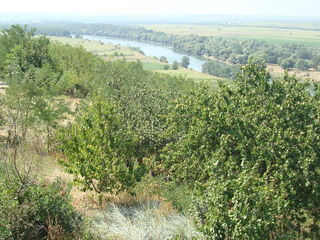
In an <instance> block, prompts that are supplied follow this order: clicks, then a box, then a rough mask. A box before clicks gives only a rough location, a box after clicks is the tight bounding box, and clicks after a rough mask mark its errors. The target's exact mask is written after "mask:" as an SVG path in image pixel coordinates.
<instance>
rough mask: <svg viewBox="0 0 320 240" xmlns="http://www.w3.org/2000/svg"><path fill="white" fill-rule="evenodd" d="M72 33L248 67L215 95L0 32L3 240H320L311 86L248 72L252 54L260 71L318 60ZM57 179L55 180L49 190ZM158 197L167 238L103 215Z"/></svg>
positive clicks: (315, 104)
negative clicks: (236, 60) (167, 47)
mask: <svg viewBox="0 0 320 240" xmlns="http://www.w3.org/2000/svg"><path fill="white" fill-rule="evenodd" d="M76 29H78V30H77V32H76V30H75V29H73V28H68V31H70V33H71V34H75V33H78V34H95V35H103V36H118V37H127V38H134V39H136V38H140V39H141V38H142V39H143V40H153V41H161V42H165V43H167V44H174V46H175V48H177V49H179V50H183V51H186V52H192V53H194V54H197V55H203V54H206V55H210V56H215V57H217V58H224V59H222V60H229V61H231V60H230V59H231V57H230V56H238V55H239V56H240V55H241V56H245V57H244V59H245V60H243V62H241V64H244V65H243V66H241V68H240V67H239V69H240V70H239V71H240V72H239V73H238V74H235V75H234V81H233V82H232V84H224V82H223V81H222V82H220V84H219V86H218V87H216V88H212V87H210V86H208V85H206V84H205V83H194V82H193V81H192V80H190V79H186V78H185V77H183V76H170V75H167V74H162V73H154V72H151V71H145V70H143V67H142V64H141V62H126V61H125V60H114V61H106V60H104V59H103V58H101V57H98V56H96V55H94V54H93V53H90V52H87V51H86V50H85V49H84V48H83V47H81V46H79V47H74V46H71V45H63V44H60V43H57V42H52V41H50V40H49V39H48V38H47V37H45V36H35V33H36V30H35V29H34V30H32V29H30V28H28V27H21V26H19V25H13V26H11V27H10V28H8V29H6V30H2V31H1V35H0V78H1V82H2V84H3V85H4V86H5V89H4V92H3V93H2V94H1V95H0V97H1V99H0V104H1V111H0V117H1V145H0V147H1V156H0V195H1V198H0V239H5V240H11V239H12V240H16V239H22V240H28V239H39V240H40V239H88V240H89V239H97V240H98V239H172V240H178V239H217V240H225V239H270V240H271V239H319V238H320V230H319V226H320V225H319V224H320V222H319V217H320V202H319V198H320V185H319V182H320V162H319V157H320V152H319V147H320V141H319V139H320V121H319V119H320V107H319V106H320V105H319V101H320V89H319V83H317V82H311V81H310V82H309V81H301V80H300V79H297V78H296V77H295V76H291V75H289V74H287V73H286V74H284V75H282V76H281V77H277V78H276V77H272V76H271V75H270V73H269V72H268V71H267V69H266V66H265V64H264V63H263V62H259V61H253V60H250V55H252V54H254V53H257V52H259V51H260V50H261V51H262V52H263V53H264V54H262V52H261V54H262V55H261V56H262V57H263V58H265V60H266V62H268V61H272V62H277V61H279V58H280V57H281V58H283V56H287V58H293V59H298V60H299V61H300V60H303V61H306V62H308V64H309V63H310V64H315V62H314V59H315V57H316V56H317V55H316V54H317V52H316V51H314V50H313V49H311V48H308V47H304V46H295V45H277V49H278V50H279V51H283V52H284V53H287V55H285V54H281V56H278V55H277V54H278V51H275V50H272V49H273V48H274V47H275V46H274V45H269V44H266V43H258V42H255V41H244V42H242V41H236V40H225V39H211V38H200V37H196V36H190V37H178V36H173V35H165V34H162V33H156V32H153V31H147V30H145V29H143V28H140V27H139V28H131V27H130V28H126V27H121V28H120V27H114V26H109V25H81V27H79V26H77V28H76ZM191 43H192V44H191ZM229 45H230V46H231V45H232V46H233V47H232V48H231V52H230V51H229V50H228V46H229ZM188 46H189V47H188ZM190 46H193V48H192V49H191V48H190ZM212 46H214V47H212ZM218 46H221V49H220V50H219V47H218ZM236 46H238V47H236ZM248 46H250V48H249V47H248ZM210 49H211V50H210ZM236 49H238V50H236ZM246 49H247V50H246ZM251 49H253V50H251ZM258 49H259V50H258ZM259 53H260V52H259ZM300 53H301V55H299V54H300ZM305 53H308V54H306V55H305ZM259 56H260V55H259ZM271 56H273V57H274V58H271ZM269 58H270V59H269ZM287 58H284V59H287ZM267 59H269V60H267ZM295 64H296V63H295ZM74 103H77V106H76V107H74ZM53 167H54V168H55V169H58V168H59V169H60V168H61V169H62V170H61V176H64V177H61V176H60V178H54V179H52V178H50V179H51V180H50V179H49V180H48V178H47V177H48V176H46V175H45V172H46V171H47V169H51V170H52V168H53ZM62 173H63V174H62ZM65 176H69V177H65ZM75 192H76V194H75ZM84 194H87V195H85V196H87V198H86V200H84V199H83V198H80V196H83V195H84ZM121 196H126V199H129V200H126V201H124V200H119V199H120V198H121ZM155 197H157V198H156V199H158V200H157V204H158V205H159V204H164V203H166V204H169V205H170V206H171V208H172V211H169V210H166V211H169V213H165V212H164V210H163V209H162V211H163V212H162V213H161V214H162V215H161V217H162V218H164V219H165V220H164V221H167V222H168V221H169V223H170V224H169V225H170V226H169V227H168V226H165V225H164V224H162V225H161V224H160V223H159V224H158V223H157V224H155V225H152V227H149V228H147V229H144V230H143V231H142V230H141V231H138V230H136V231H133V230H132V229H133V227H132V225H134V222H135V221H138V220H137V219H139V218H138V216H136V215H134V214H135V213H134V211H133V213H132V212H131V213H130V214H127V215H126V214H123V215H121V214H122V213H123V211H124V210H121V211H120V210H117V208H115V207H114V209H116V210H117V211H118V212H117V213H118V215H119V214H120V215H121V217H122V218H121V219H122V220H121V221H124V220H123V219H126V218H130V216H132V215H133V217H132V218H130V226H131V228H127V229H126V230H123V229H122V228H121V227H119V225H121V224H122V223H119V225H115V224H116V223H117V222H116V220H114V218H112V217H110V215H111V214H112V212H110V210H109V212H108V209H112V207H110V206H111V205H110V202H111V204H113V205H112V206H116V205H117V204H118V206H119V207H122V208H127V209H129V210H130V209H132V206H133V205H137V204H138V203H141V202H146V201H152V200H153V201H155ZM112 199H113V200H112ZM114 199H118V200H114ZM159 199H160V200H159ZM75 200H76V202H77V203H78V204H80V203H81V202H83V201H89V203H88V204H87V205H88V206H89V205H90V206H91V205H94V207H93V209H94V210H95V211H97V210H99V211H100V213H101V212H103V213H104V215H103V216H104V217H102V218H99V219H98V220H97V215H96V212H95V211H93V212H92V211H89V210H88V209H86V208H85V209H84V208H79V205H78V204H76V203H75ZM86 203H87V202H86ZM91 210H92V209H91ZM116 210H114V211H116ZM177 213H178V214H177ZM108 214H109V215H108ZM152 214H155V213H154V212H152ZM158 214H159V213H158ZM174 214H176V215H174ZM100 215H101V214H100ZM100 215H99V216H100ZM112 216H113V215H112ZM184 217H187V218H188V219H189V220H188V221H185V222H183V224H182V223H181V224H180V225H179V223H177V221H178V220H177V219H180V220H179V221H182V220H181V219H184ZM170 221H174V222H170ZM190 222H191V223H190ZM143 224H152V221H151V220H150V219H148V220H145V221H144V222H142V225H143ZM112 226H113V228H112ZM121 226H122V225H121ZM148 226H149V225H148ZM115 228H116V230H115ZM119 229H120V230H121V229H122V230H123V231H124V232H125V231H127V232H125V233H122V232H121V231H120V230H119ZM128 229H129V230H128ZM130 229H131V230H130ZM139 230H140V229H139ZM128 232H129V233H128ZM125 234H127V235H125ZM135 234H136V235H135ZM139 234H140V235H139ZM157 234H158V235H157Z"/></svg>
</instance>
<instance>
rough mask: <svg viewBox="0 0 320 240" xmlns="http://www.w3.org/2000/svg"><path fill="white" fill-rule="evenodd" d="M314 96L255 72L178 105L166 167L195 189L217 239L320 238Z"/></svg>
mask: <svg viewBox="0 0 320 240" xmlns="http://www.w3.org/2000/svg"><path fill="white" fill-rule="evenodd" d="M309 88H310V85H309V84H308V83H302V82H300V81H299V80H298V79H296V78H295V77H291V76H288V75H285V76H284V77H282V78H280V79H271V76H270V74H269V73H268V72H267V71H266V69H265V67H264V66H260V65H256V64H250V65H248V66H246V67H245V68H243V70H242V72H241V74H239V75H238V77H237V79H236V85H235V86H232V87H227V86H221V87H220V89H219V91H216V92H214V93H210V92H209V91H208V90H207V89H206V88H202V89H200V90H198V91H195V93H193V94H191V95H188V96H186V97H183V98H181V99H180V100H178V101H177V102H176V103H175V104H174V107H173V108H172V112H171V114H169V116H168V127H167V132H166V134H167V136H168V139H171V140H172V142H171V143H169V144H167V146H166V147H165V148H164V149H163V154H162V160H163V162H164V163H165V164H166V169H167V175H168V177H169V178H171V179H174V180H175V181H177V182H183V183H189V186H190V188H191V189H193V193H194V212H195V214H196V216H197V219H198V223H199V225H200V226H201V229H202V230H203V232H204V233H205V234H206V236H207V237H208V238H209V239H283V238H285V237H286V238H288V237H290V236H291V238H290V239H296V238H299V239H300V238H307V237H317V238H319V237H320V236H319V216H320V204H319V201H318V199H319V198H320V187H319V184H318V183H319V181H320V171H319V170H320V163H319V158H320V153H319V151H318V149H319V148H320V145H319V144H320V143H319V140H318V139H319V136H320V130H319V129H320V123H319V120H318V115H319V112H320V111H319V107H318V106H319V104H318V103H319V97H320V96H319V91H318V90H317V89H318V88H317V85H316V87H315V96H311V95H310V94H309V91H308V89H309Z"/></svg>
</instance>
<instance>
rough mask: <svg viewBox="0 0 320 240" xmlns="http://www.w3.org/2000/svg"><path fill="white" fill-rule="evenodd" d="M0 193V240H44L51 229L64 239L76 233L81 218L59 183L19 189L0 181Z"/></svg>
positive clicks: (30, 185)
mask: <svg viewBox="0 0 320 240" xmlns="http://www.w3.org/2000/svg"><path fill="white" fill-rule="evenodd" d="M0 193H1V196H2V197H1V200H0V203H1V204H0V221H1V225H0V226H1V227H0V239H21V240H24V239H25V240H29V239H44V238H46V237H48V234H50V232H51V234H52V229H53V227H55V228H57V229H59V234H60V235H61V234H63V235H65V236H75V235H76V234H77V233H78V232H79V231H80V226H81V224H82V217H81V216H80V215H79V214H78V213H77V212H76V211H75V209H74V208H73V207H72V205H71V203H70V196H69V190H68V189H64V188H63V187H62V185H61V183H60V182H55V183H53V184H50V185H48V186H45V185H36V184H29V185H24V186H21V185H19V184H18V183H17V182H15V183H8V182H6V183H5V182H4V181H1V185H0ZM61 237H62V236H61Z"/></svg>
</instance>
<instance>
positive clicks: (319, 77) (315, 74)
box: [267, 64, 320, 82]
mask: <svg viewBox="0 0 320 240" xmlns="http://www.w3.org/2000/svg"><path fill="white" fill-rule="evenodd" d="M267 67H268V70H269V71H270V73H271V74H273V75H274V76H281V75H283V74H284V72H285V70H283V69H282V68H281V67H280V66H279V65H272V64H269V65H268V66H267ZM288 72H289V73H290V74H292V75H295V76H297V77H298V78H301V79H311V80H314V81H316V82H319V81H320V72H319V71H315V70H308V71H301V70H298V69H296V68H293V69H290V70H289V71H288Z"/></svg>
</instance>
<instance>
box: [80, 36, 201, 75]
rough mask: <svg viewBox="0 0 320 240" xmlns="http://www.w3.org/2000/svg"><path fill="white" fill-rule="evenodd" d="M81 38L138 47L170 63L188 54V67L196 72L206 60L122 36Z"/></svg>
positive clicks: (168, 47) (147, 53)
mask: <svg viewBox="0 0 320 240" xmlns="http://www.w3.org/2000/svg"><path fill="white" fill-rule="evenodd" d="M83 38H84V39H88V40H96V41H101V42H104V43H112V44H119V45H122V46H125V47H138V48H140V49H141V50H142V51H143V52H144V54H145V55H147V56H150V57H154V56H155V57H157V58H160V57H161V56H165V57H166V58H167V59H168V62H169V63H170V64H172V63H173V62H174V61H175V60H176V61H178V62H181V59H182V57H183V56H188V57H189V59H190V65H189V68H191V69H193V70H195V71H198V72H201V70H202V65H203V64H204V63H205V62H206V61H204V60H202V59H201V58H197V57H194V56H190V55H187V54H181V53H177V52H175V51H173V48H172V47H170V46H165V45H161V44H157V43H151V42H140V41H134V40H127V39H122V38H112V37H100V36H92V35H84V36H83Z"/></svg>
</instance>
